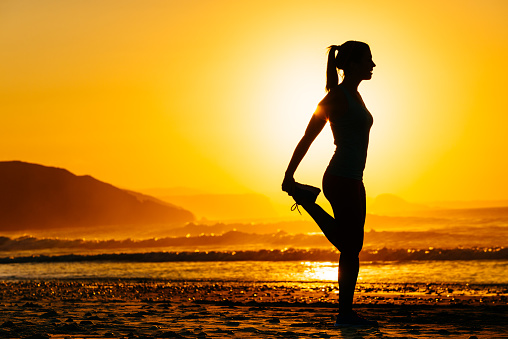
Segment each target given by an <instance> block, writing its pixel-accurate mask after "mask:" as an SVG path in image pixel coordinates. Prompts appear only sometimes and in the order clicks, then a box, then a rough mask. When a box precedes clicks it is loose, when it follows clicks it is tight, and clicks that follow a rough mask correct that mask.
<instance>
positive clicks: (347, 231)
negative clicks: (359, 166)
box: [323, 172, 366, 253]
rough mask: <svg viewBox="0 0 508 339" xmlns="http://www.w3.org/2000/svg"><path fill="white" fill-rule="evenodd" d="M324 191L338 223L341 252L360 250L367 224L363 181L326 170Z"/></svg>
mask: <svg viewBox="0 0 508 339" xmlns="http://www.w3.org/2000/svg"><path fill="white" fill-rule="evenodd" d="M323 193H324V195H325V197H326V198H327V199H328V201H329V202H330V205H331V206H332V209H333V214H334V218H335V220H336V223H337V230H338V234H339V238H340V239H341V247H342V248H341V252H358V253H359V252H360V251H361V249H362V246H363V229H364V224H365V213H366V210H365V188H364V186H363V182H361V181H359V180H355V179H350V178H345V177H340V176H336V175H333V174H330V173H328V172H325V175H324V177H323Z"/></svg>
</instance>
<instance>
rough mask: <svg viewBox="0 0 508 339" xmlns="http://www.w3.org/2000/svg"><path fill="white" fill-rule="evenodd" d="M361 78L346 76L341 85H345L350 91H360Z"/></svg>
mask: <svg viewBox="0 0 508 339" xmlns="http://www.w3.org/2000/svg"><path fill="white" fill-rule="evenodd" d="M361 81H362V80H361V79H353V78H351V77H347V76H346V77H344V80H343V81H342V83H341V85H343V86H344V87H345V88H346V89H348V90H349V91H350V92H352V93H355V92H358V86H359V85H360V82H361Z"/></svg>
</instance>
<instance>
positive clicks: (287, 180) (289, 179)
mask: <svg viewBox="0 0 508 339" xmlns="http://www.w3.org/2000/svg"><path fill="white" fill-rule="evenodd" d="M294 188H295V179H294V178H293V176H288V175H286V176H285V177H284V181H282V190H283V191H284V192H287V194H288V195H291V193H292V192H293V190H294Z"/></svg>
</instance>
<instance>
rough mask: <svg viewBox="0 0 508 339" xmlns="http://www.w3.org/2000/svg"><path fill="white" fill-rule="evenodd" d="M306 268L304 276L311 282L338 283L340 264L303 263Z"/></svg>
mask: <svg viewBox="0 0 508 339" xmlns="http://www.w3.org/2000/svg"><path fill="white" fill-rule="evenodd" d="M301 265H303V266H304V275H305V276H306V278H307V279H308V280H310V281H314V280H316V281H336V280H337V277H338V267H339V266H338V264H337V263H332V262H310V261H305V262H301Z"/></svg>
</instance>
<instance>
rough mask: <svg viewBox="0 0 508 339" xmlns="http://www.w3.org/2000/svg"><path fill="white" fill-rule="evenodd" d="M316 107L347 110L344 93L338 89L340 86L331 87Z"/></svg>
mask: <svg viewBox="0 0 508 339" xmlns="http://www.w3.org/2000/svg"><path fill="white" fill-rule="evenodd" d="M318 106H320V107H321V108H323V109H326V108H328V109H341V108H344V107H345V108H347V98H346V95H345V94H344V91H343V90H342V89H341V88H340V85H337V86H335V87H333V88H332V89H331V90H330V91H329V92H328V93H327V94H326V95H325V97H324V98H323V99H322V100H321V101H320V102H319V104H318Z"/></svg>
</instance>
